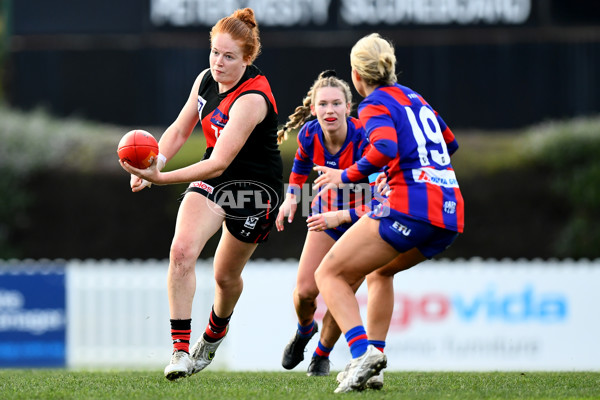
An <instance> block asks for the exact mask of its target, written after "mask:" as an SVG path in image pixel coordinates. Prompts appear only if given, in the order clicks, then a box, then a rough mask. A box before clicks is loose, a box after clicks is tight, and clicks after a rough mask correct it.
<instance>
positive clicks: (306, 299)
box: [295, 281, 319, 303]
mask: <svg viewBox="0 0 600 400" xmlns="http://www.w3.org/2000/svg"><path fill="white" fill-rule="evenodd" d="M295 294H296V298H297V299H298V301H299V302H300V303H313V302H314V301H315V300H316V299H317V296H318V295H319V289H318V288H317V285H316V283H315V282H314V281H313V282H310V283H309V282H297V283H296V290H295Z"/></svg>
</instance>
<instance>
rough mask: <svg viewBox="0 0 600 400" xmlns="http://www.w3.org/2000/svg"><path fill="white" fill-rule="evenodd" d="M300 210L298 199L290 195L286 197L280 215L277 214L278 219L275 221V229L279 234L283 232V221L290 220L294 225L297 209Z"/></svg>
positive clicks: (280, 208)
mask: <svg viewBox="0 0 600 400" xmlns="http://www.w3.org/2000/svg"><path fill="white" fill-rule="evenodd" d="M297 208H298V204H297V202H296V197H295V196H294V195H293V194H291V193H288V194H287V195H286V197H285V200H284V201H283V203H282V204H281V207H279V213H278V214H277V219H276V220H275V227H276V228H277V231H278V232H281V231H282V230H283V220H284V219H285V217H287V218H288V223H290V224H291V223H292V221H293V220H294V215H295V214H296V209H297Z"/></svg>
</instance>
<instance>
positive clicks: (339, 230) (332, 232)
mask: <svg viewBox="0 0 600 400" xmlns="http://www.w3.org/2000/svg"><path fill="white" fill-rule="evenodd" d="M351 226H352V224H351V223H345V224H341V225H338V226H336V227H335V228H330V229H325V230H324V231H323V232H325V233H326V234H328V235H329V236H331V238H332V239H333V240H335V241H336V242H337V240H338V239H339V238H341V237H342V235H343V234H344V233H346V231H347V230H348V229H350V227H351Z"/></svg>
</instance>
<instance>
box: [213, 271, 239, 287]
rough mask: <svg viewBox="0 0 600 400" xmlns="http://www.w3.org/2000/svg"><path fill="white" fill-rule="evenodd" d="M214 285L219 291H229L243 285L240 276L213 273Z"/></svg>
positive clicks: (229, 273) (227, 273)
mask: <svg viewBox="0 0 600 400" xmlns="http://www.w3.org/2000/svg"><path fill="white" fill-rule="evenodd" d="M214 278H215V284H216V285H217V286H218V287H219V288H221V289H231V288H234V287H238V286H240V285H242V284H243V281H242V276H241V275H238V274H233V273H231V272H229V271H215V274H214Z"/></svg>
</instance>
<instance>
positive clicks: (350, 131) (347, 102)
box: [276, 71, 370, 376]
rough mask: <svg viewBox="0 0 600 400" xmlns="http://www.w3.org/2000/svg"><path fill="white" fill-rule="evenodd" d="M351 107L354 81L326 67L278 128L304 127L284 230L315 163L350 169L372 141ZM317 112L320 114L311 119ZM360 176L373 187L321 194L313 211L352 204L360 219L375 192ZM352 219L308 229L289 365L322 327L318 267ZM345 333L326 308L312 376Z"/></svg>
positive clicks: (325, 365)
mask: <svg viewBox="0 0 600 400" xmlns="http://www.w3.org/2000/svg"><path fill="white" fill-rule="evenodd" d="M351 109H352V93H351V91H350V86H349V85H348V83H346V82H345V81H343V80H341V79H339V78H338V77H336V75H335V72H334V71H324V72H322V73H321V74H320V75H319V77H318V79H317V80H316V81H315V82H314V84H313V85H312V87H311V88H310V90H309V91H308V94H307V96H306V97H305V98H304V100H303V104H302V105H301V106H299V107H297V108H296V110H295V112H294V113H293V114H292V115H290V117H289V121H288V122H287V123H286V125H285V126H284V127H283V129H281V130H280V131H279V132H278V135H279V137H280V140H283V139H284V138H285V134H286V132H287V131H288V130H291V129H297V128H300V127H301V129H300V131H299V133H298V150H297V152H296V156H295V159H294V164H293V167H292V172H291V174H290V178H289V187H288V192H287V194H286V199H285V201H284V202H283V204H282V205H281V208H280V211H279V214H278V217H277V220H276V226H277V229H278V230H279V231H282V230H283V227H284V219H285V218H286V217H287V220H288V222H290V223H291V222H292V220H293V218H294V215H295V213H296V210H297V207H298V202H299V201H300V196H301V195H302V194H304V195H305V196H307V197H308V195H309V194H308V193H307V192H306V191H303V190H302V188H303V187H304V184H305V183H306V181H307V179H308V177H309V174H310V173H311V172H312V170H313V167H314V166H315V165H320V166H325V165H327V166H330V167H332V168H341V169H344V168H348V167H349V166H351V165H352V164H354V163H355V162H356V161H358V160H359V159H360V158H361V157H362V156H363V154H364V151H365V149H366V147H367V146H368V141H367V140H366V136H365V130H364V129H363V126H362V124H361V123H360V122H359V120H358V119H356V118H354V117H351V116H350V112H351ZM311 117H316V119H312V120H310V121H308V122H306V121H307V120H308V119H309V118H311ZM359 181H360V182H363V183H364V185H361V186H360V187H361V188H363V189H365V191H368V193H363V194H362V196H361V194H360V193H361V192H360V190H355V189H357V188H358V186H357V188H354V189H353V190H346V191H343V190H340V191H331V192H329V193H328V195H327V196H325V197H326V198H325V199H324V200H323V197H319V198H317V199H315V200H314V201H313V204H312V206H311V212H312V213H323V212H328V211H334V210H342V209H343V210H349V212H351V213H352V215H353V218H354V220H358V217H359V216H360V212H361V210H362V207H360V206H361V204H360V203H361V202H364V201H365V199H368V198H369V197H370V186H369V184H368V179H366V178H365V179H361V180H359ZM304 188H306V187H304ZM303 192H304V193H303ZM357 199H360V200H358V202H359V204H356V201H357ZM305 200H306V199H305ZM357 212H358V214H357ZM351 222H352V221H348V223H344V224H336V227H332V228H331V229H324V230H321V231H310V232H307V235H306V239H305V242H304V248H303V250H302V254H301V256H300V261H299V265H298V275H297V281H296V288H295V290H294V294H293V301H294V307H295V309H296V314H297V317H298V327H297V330H296V332H295V334H294V337H293V338H292V340H291V341H290V343H289V344H288V345H287V346H286V348H285V350H284V353H283V359H282V365H283V367H284V368H286V369H292V368H294V367H296V366H297V365H298V364H299V363H300V362H301V361H302V360H304V349H305V347H306V345H307V344H308V342H309V341H310V339H311V338H312V337H313V336H314V335H315V334H316V333H317V331H318V325H317V323H316V322H315V320H314V316H315V311H316V308H317V296H318V294H319V291H318V289H317V285H316V283H315V279H314V272H315V270H316V269H317V267H318V265H319V263H320V262H321V259H322V258H323V256H324V255H325V254H326V253H327V252H328V251H329V249H330V248H331V247H332V246H333V244H334V243H335V241H336V240H338V239H339V238H340V237H341V236H342V234H343V233H344V232H345V231H346V230H347V229H348V228H349V227H350V226H351ZM340 334H341V332H340V330H339V328H338V327H337V325H336V324H335V321H333V320H332V318H331V316H330V314H326V315H325V316H324V319H323V327H322V332H321V340H320V341H319V343H318V346H317V349H316V350H315V352H314V353H313V357H312V359H311V363H310V365H309V367H308V375H309V376H312V375H329V353H330V352H331V350H332V349H333V345H334V344H335V342H336V341H337V339H338V338H339V336H340Z"/></svg>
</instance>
